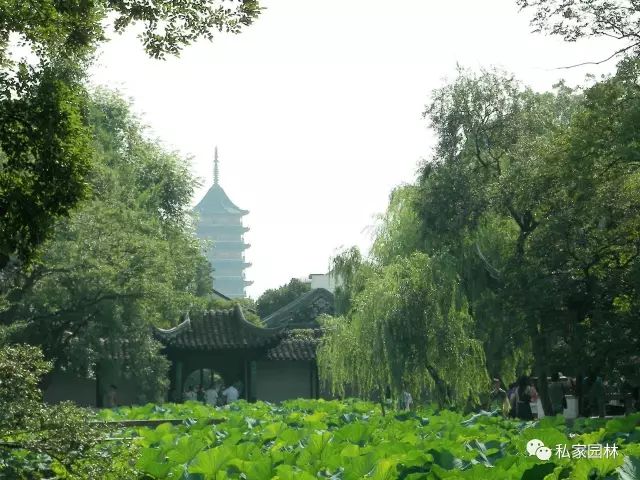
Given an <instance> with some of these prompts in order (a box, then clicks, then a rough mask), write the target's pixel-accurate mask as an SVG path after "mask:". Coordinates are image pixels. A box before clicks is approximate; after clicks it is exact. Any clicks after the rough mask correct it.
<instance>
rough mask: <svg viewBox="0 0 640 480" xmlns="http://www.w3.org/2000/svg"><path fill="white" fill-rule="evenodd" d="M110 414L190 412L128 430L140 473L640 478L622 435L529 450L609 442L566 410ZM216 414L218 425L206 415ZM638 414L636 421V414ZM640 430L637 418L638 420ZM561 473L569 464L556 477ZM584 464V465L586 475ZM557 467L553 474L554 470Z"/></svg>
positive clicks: (349, 405) (246, 409)
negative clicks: (525, 414)
mask: <svg viewBox="0 0 640 480" xmlns="http://www.w3.org/2000/svg"><path fill="white" fill-rule="evenodd" d="M100 417H101V418H103V419H105V420H111V421H113V420H126V419H139V418H157V419H165V418H174V419H184V420H185V421H184V422H183V423H181V424H179V425H171V424H169V423H163V424H161V425H159V426H157V427H156V428H149V427H144V428H135V427H134V428H128V429H126V430H125V431H123V434H124V433H126V435H128V436H131V437H133V440H132V444H133V445H135V446H136V447H137V448H138V449H139V451H140V454H139V456H136V457H134V458H135V461H136V465H137V468H138V470H139V471H140V475H147V476H148V477H147V478H155V479H165V478H175V477H176V476H177V477H178V478H179V477H180V476H181V475H187V473H185V472H188V475H191V476H200V475H201V476H202V477H198V478H212V479H213V478H216V479H223V478H224V479H230V480H232V479H241V478H250V479H257V480H260V479H265V480H271V479H280V480H284V479H294V478H295V479H298V478H301V479H312V478H342V479H345V480H360V479H363V478H371V479H373V478H376V479H389V480H391V479H408V478H412V479H415V478H420V479H425V480H440V479H448V478H451V479H503V480H510V479H514V478H523V479H541V478H545V479H547V480H550V479H556V478H576V479H577V478H580V479H585V478H589V477H588V473H589V472H590V471H592V470H594V469H595V471H597V472H598V474H599V475H600V477H598V478H611V479H612V480H613V479H618V478H620V479H627V478H635V477H633V476H632V475H633V474H634V472H635V470H637V455H636V453H635V452H637V450H638V448H639V447H640V445H638V443H636V442H634V441H632V440H627V439H622V438H618V439H616V440H615V442H616V444H617V446H618V447H619V451H618V456H617V457H615V458H613V457H611V458H602V459H575V458H558V457H556V456H555V455H554V456H553V457H552V458H551V460H550V461H547V462H544V461H541V460H538V459H537V458H536V457H535V456H528V455H527V453H526V443H527V441H528V440H529V439H533V438H537V439H540V440H542V441H543V442H544V443H545V444H546V445H551V446H552V447H553V448H552V450H553V451H554V452H555V447H556V445H557V444H561V445H562V444H566V445H567V448H568V451H571V450H572V445H580V444H582V445H585V444H597V443H601V444H605V443H607V442H609V443H610V444H611V443H612V442H613V440H612V438H613V437H611V436H608V434H606V433H604V429H602V428H601V427H602V425H603V421H602V420H600V419H595V420H590V419H587V420H585V421H584V422H583V423H582V424H580V425H579V429H575V428H572V427H569V426H567V425H565V423H564V421H563V419H562V418H560V417H557V418H545V419H544V420H542V421H540V422H528V423H524V422H517V421H510V420H504V419H503V418H501V417H499V416H494V415H493V414H491V413H487V412H483V413H481V414H476V415H473V416H471V417H465V416H463V415H461V414H459V413H455V412H451V411H448V410H442V411H434V410H432V409H419V410H418V411H416V412H410V413H405V414H403V415H386V416H382V415H381V413H380V409H379V408H378V407H377V406H376V405H374V404H372V403H369V402H364V401H359V400H347V401H343V402H337V401H330V402H328V401H324V400H301V399H299V400H293V401H287V402H283V403H282V404H281V405H271V404H268V403H262V402H258V403H255V404H247V403H245V402H238V403H235V404H233V405H231V406H228V407H225V408H223V409H216V408H213V407H209V406H206V405H202V404H197V403H195V402H189V403H188V404H182V405H173V404H165V405H162V406H158V405H151V404H150V405H146V406H144V407H136V408H125V409H117V410H103V411H101V412H100ZM210 419H214V420H215V422H214V424H213V425H210V424H208V423H207V421H208V420H210ZM636 421H637V419H636ZM636 431H638V430H637V426H636ZM554 472H557V473H558V475H559V473H560V472H564V473H563V474H562V475H560V476H558V475H556V473H554ZM585 472H586V473H585ZM547 475H549V476H547Z"/></svg>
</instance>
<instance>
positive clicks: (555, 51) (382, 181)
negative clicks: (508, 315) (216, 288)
mask: <svg viewBox="0 0 640 480" xmlns="http://www.w3.org/2000/svg"><path fill="white" fill-rule="evenodd" d="M262 4H263V6H265V7H267V9H266V10H265V11H264V12H263V14H262V15H261V17H260V18H259V19H258V20H257V21H256V23H255V24H254V25H253V26H251V27H249V28H247V29H245V31H244V32H243V33H241V34H240V35H225V36H218V38H217V39H216V41H215V42H214V43H209V42H202V43H198V44H196V45H192V46H190V47H188V48H187V49H185V50H184V52H183V53H182V55H181V57H180V58H171V59H169V60H167V61H164V62H163V61H157V60H152V59H148V58H147V57H146V56H145V54H144V52H143V49H142V46H141V44H140V42H139V41H138V40H137V39H136V37H135V34H134V33H133V32H129V33H128V34H125V35H124V36H114V38H113V39H112V40H111V41H110V42H109V43H108V44H107V45H106V46H105V47H104V48H103V49H102V52H101V56H100V59H99V62H98V63H97V65H96V66H95V67H94V68H93V82H94V83H95V84H99V85H106V86H109V87H111V88H116V89H118V90H120V91H121V92H122V93H124V94H125V95H126V96H127V97H130V98H131V99H132V100H133V102H134V106H135V110H136V111H137V112H138V113H139V114H141V115H142V117H143V119H144V121H145V123H147V124H148V125H149V126H150V127H151V132H152V134H153V135H154V136H157V137H158V138H160V139H161V140H162V141H163V142H164V144H165V145H166V146H167V147H169V148H171V149H176V150H178V151H180V152H181V153H182V154H184V155H185V156H186V155H192V156H193V160H192V170H193V172H194V174H195V175H197V176H198V177H200V178H201V179H202V181H203V183H204V185H203V187H202V188H201V189H200V190H199V192H198V194H197V196H196V198H194V205H195V203H197V202H198V201H199V200H200V198H201V197H202V196H203V195H204V194H205V193H206V190H207V189H208V188H209V187H210V186H211V184H212V183H213V180H212V177H213V174H212V159H213V148H214V146H215V145H218V147H219V152H220V162H221V163H220V179H221V180H220V183H221V185H222V186H223V188H224V189H225V191H226V192H227V194H228V195H229V197H230V198H231V200H232V201H234V202H235V203H236V204H237V205H238V206H239V207H240V208H245V209H247V210H250V214H249V215H247V216H246V217H245V225H247V226H249V227H250V228H251V230H250V231H249V232H248V233H247V234H246V236H245V238H246V240H247V241H248V242H249V243H251V245H252V246H251V248H250V249H249V250H247V252H246V258H247V260H248V261H250V262H252V263H253V266H252V267H251V268H250V269H248V270H247V278H248V279H250V280H253V281H254V282H255V283H254V284H253V285H252V286H251V287H249V289H248V294H249V296H251V297H253V298H257V297H258V296H259V295H260V294H261V293H262V292H263V291H264V290H266V289H267V288H273V287H277V286H279V285H282V284H284V283H286V282H287V281H288V280H289V279H290V278H292V277H303V276H307V275H308V274H310V273H323V272H326V271H327V268H328V265H329V259H330V257H331V256H333V255H334V254H335V253H336V252H337V249H339V248H340V247H341V246H344V247H347V246H351V245H358V246H360V247H361V248H363V249H367V248H368V247H369V245H370V242H371V234H370V230H371V229H370V228H369V227H370V226H372V225H374V223H375V220H374V215H375V214H376V213H381V212H383V211H384V210H385V208H386V205H387V200H388V197H389V194H390V192H391V190H392V189H393V188H394V187H395V186H396V185H398V184H400V183H403V182H411V181H413V180H414V179H415V176H416V171H417V167H418V163H419V161H420V160H421V159H422V158H425V157H428V156H429V152H430V147H431V145H432V143H433V139H432V135H431V133H430V132H429V130H428V128H427V122H426V121H425V120H424V119H423V118H422V116H421V114H422V111H423V110H424V106H425V104H426V103H427V102H428V100H429V97H430V92H431V90H433V89H434V88H437V87H439V86H441V85H442V84H443V79H444V78H445V77H448V78H452V77H453V75H454V73H455V67H456V63H460V64H461V65H463V66H465V67H469V68H473V69H478V68H480V67H483V66H484V67H489V66H492V65H496V66H499V67H502V68H504V69H505V70H507V71H510V72H513V73H515V74H516V76H517V77H518V78H519V79H521V80H522V81H523V82H525V83H527V84H529V85H531V86H532V87H534V88H536V89H548V88H550V87H551V85H552V84H553V83H555V81H557V80H558V79H559V78H565V79H567V80H568V81H569V82H570V83H572V84H573V83H580V82H581V81H582V80H583V78H584V75H585V74H586V73H588V72H592V73H600V72H608V71H612V70H613V68H614V67H615V64H614V63H613V62H610V63H608V64H606V65H605V66H603V67H593V66H591V67H583V68H575V69H571V70H556V69H555V67H559V66H564V65H571V64H575V63H579V62H581V61H586V60H589V61H591V60H600V59H602V58H605V57H606V56H608V54H609V53H611V52H612V51H613V47H612V44H611V43H610V42H607V41H604V40H596V41H583V42H580V43H577V44H567V43H564V42H562V41H561V40H560V39H555V38H553V39H552V38H549V37H545V36H543V35H540V34H533V33H530V31H531V28H530V26H529V24H528V21H529V17H530V15H531V12H522V13H519V12H518V10H517V8H516V6H515V0H447V1H433V0H395V1H393V2H389V1H381V0H347V1H345V0H314V1H311V0H262Z"/></svg>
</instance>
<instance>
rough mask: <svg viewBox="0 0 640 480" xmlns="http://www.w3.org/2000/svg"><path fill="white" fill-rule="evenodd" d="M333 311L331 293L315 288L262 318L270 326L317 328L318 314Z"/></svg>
mask: <svg viewBox="0 0 640 480" xmlns="http://www.w3.org/2000/svg"><path fill="white" fill-rule="evenodd" d="M334 312H335V308H334V297H333V294H332V293H331V292H330V291H328V290H325V289H324V288H316V289H313V290H311V291H309V292H307V293H305V294H304V295H302V296H300V297H298V298H297V299H296V300H294V301H293V302H291V303H288V304H287V305H285V306H284V307H282V308H280V309H279V310H276V311H275V312H274V313H272V314H271V315H269V316H268V317H267V318H265V319H264V323H265V325H267V326H268V327H272V328H277V327H289V328H291V327H298V328H317V327H318V326H319V325H318V322H317V321H316V318H317V317H318V316H319V315H321V314H323V313H326V314H328V315H333V313H334Z"/></svg>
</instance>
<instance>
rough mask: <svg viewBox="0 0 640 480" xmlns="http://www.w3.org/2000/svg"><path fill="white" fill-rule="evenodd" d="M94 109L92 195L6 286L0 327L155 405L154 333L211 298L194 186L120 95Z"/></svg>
mask: <svg viewBox="0 0 640 480" xmlns="http://www.w3.org/2000/svg"><path fill="white" fill-rule="evenodd" d="M89 105H90V108H89V118H90V125H91V127H92V130H93V132H92V133H93V138H94V139H95V144H94V145H93V146H92V148H93V150H94V151H95V152H96V157H95V159H94V162H93V164H94V167H93V169H92V170H91V172H90V174H89V175H88V176H87V179H88V180H89V182H90V187H91V189H90V192H91V194H90V195H89V197H88V198H87V199H86V200H83V201H82V202H81V203H80V205H78V207H77V208H76V209H75V210H74V211H73V212H72V213H71V214H69V215H68V216H67V217H66V218H63V219H59V220H58V221H57V222H56V223H55V225H54V227H53V232H52V235H51V238H50V239H49V240H47V241H46V242H44V243H43V244H42V245H41V247H40V250H39V252H38V254H39V255H38V257H39V258H38V260H37V261H36V262H34V263H33V264H32V265H31V266H30V267H29V268H23V269H22V270H21V272H20V273H19V274H18V275H17V276H16V277H15V279H14V281H13V282H11V284H10V287H9V288H8V293H7V295H5V296H4V305H3V306H1V307H0V323H1V324H3V325H5V326H6V327H7V333H6V337H7V340H9V341H21V342H27V343H29V344H32V345H38V346H41V347H42V349H43V351H44V353H45V355H46V358H48V359H51V360H53V361H54V364H55V367H56V368H65V369H67V370H69V371H73V372H75V373H77V374H80V375H84V376H93V375H95V372H96V370H97V369H100V368H103V367H105V365H110V366H112V367H113V368H115V369H117V370H118V371H120V372H124V374H125V375H127V376H129V377H133V378H136V379H138V380H139V385H140V390H141V392H142V393H144V394H145V395H146V396H147V398H148V399H149V400H152V399H155V398H156V396H157V395H158V394H160V393H162V390H163V388H164V386H165V383H166V375H165V373H166V368H167V362H166V360H164V359H163V357H162V356H160V355H159V345H158V344H156V343H155V342H154V341H153V340H152V338H151V336H150V328H151V325H158V326H165V327H169V326H172V325H174V324H175V323H176V322H178V321H179V318H180V316H181V314H183V313H184V312H186V311H188V310H190V309H191V308H192V307H197V306H198V305H202V306H204V305H205V304H206V303H207V301H208V300H207V295H208V294H210V293H211V270H210V266H209V265H208V263H207V261H206V259H205V257H204V256H203V253H202V246H201V244H200V242H199V241H198V240H197V239H196V237H195V235H194V231H193V228H192V225H191V218H190V216H189V213H188V212H189V206H190V200H191V197H192V194H193V189H194V188H195V186H196V185H197V182H195V180H194V179H193V178H192V176H191V174H190V173H189V169H188V166H187V164H186V163H185V162H184V161H183V160H182V159H181V158H179V157H177V156H176V154H173V153H169V152H167V151H165V150H164V149H163V148H162V147H161V146H160V145H159V144H158V143H156V142H153V141H150V140H148V139H146V137H145V135H144V130H143V128H142V127H141V125H140V123H139V121H138V120H137V119H135V118H134V117H133V116H132V115H131V114H130V112H129V107H128V105H127V104H126V103H125V102H124V101H123V100H121V99H120V98H119V97H117V96H116V95H114V94H111V93H109V92H96V93H95V94H94V97H93V99H92V100H91V102H90V104H89Z"/></svg>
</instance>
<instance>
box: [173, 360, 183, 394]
mask: <svg viewBox="0 0 640 480" xmlns="http://www.w3.org/2000/svg"><path fill="white" fill-rule="evenodd" d="M174 375H175V377H174V378H175V383H174V384H175V387H174V388H175V399H174V401H175V402H181V401H182V362H181V361H180V360H177V361H176V362H175V373H174Z"/></svg>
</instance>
